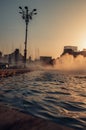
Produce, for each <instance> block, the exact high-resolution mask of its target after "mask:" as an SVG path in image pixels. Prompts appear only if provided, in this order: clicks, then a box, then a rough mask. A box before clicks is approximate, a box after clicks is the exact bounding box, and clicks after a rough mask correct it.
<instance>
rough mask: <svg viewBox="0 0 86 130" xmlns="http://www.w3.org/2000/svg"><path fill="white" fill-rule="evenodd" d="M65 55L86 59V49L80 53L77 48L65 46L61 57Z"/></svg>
mask: <svg viewBox="0 0 86 130" xmlns="http://www.w3.org/2000/svg"><path fill="white" fill-rule="evenodd" d="M65 54H69V55H73V56H74V57H77V56H78V55H82V56H84V57H86V49H83V50H82V51H78V47H77V46H64V50H63V53H62V54H61V56H63V55H65Z"/></svg>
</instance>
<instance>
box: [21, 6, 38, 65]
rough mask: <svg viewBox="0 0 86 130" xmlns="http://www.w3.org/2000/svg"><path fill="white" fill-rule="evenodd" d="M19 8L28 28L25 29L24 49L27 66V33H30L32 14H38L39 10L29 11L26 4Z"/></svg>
mask: <svg viewBox="0 0 86 130" xmlns="http://www.w3.org/2000/svg"><path fill="white" fill-rule="evenodd" d="M19 9H20V10H21V11H20V12H19V13H20V14H21V15H22V19H23V20H25V24H26V29H25V43H24V44H25V49H24V65H25V66H26V59H27V33H28V23H29V21H30V20H32V16H33V15H36V14H37V12H36V11H37V10H36V9H33V10H32V11H31V12H29V10H28V7H27V6H25V7H24V9H23V8H22V7H21V6H20V7H19Z"/></svg>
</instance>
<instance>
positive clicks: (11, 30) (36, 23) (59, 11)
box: [0, 0, 86, 58]
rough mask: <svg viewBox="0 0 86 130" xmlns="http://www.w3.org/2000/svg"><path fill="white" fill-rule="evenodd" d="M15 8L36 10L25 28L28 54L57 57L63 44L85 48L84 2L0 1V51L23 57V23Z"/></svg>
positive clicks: (62, 0)
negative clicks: (16, 51) (19, 52)
mask: <svg viewBox="0 0 86 130" xmlns="http://www.w3.org/2000/svg"><path fill="white" fill-rule="evenodd" d="M19 6H22V7H24V6H28V7H29V10H30V11H31V10H32V9H34V8H36V9H37V13H38V14H37V15H36V16H33V20H32V21H30V23H29V27H28V55H31V56H32V58H35V57H36V56H37V55H38V52H39V55H41V56H42V55H43V56H45V55H46V56H52V57H53V58H57V57H58V56H59V55H60V54H61V53H62V51H63V47H64V46H66V45H73V46H78V49H79V50H82V49H83V48H86V0H0V51H2V52H3V53H4V54H7V53H11V52H12V51H14V49H15V48H19V49H20V51H21V52H22V54H23V51H24V40H25V22H24V21H23V20H22V18H21V16H20V14H19Z"/></svg>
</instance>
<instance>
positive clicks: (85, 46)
mask: <svg viewBox="0 0 86 130" xmlns="http://www.w3.org/2000/svg"><path fill="white" fill-rule="evenodd" d="M79 46H80V49H81V50H83V49H86V36H85V37H84V38H82V39H81V40H80V43H79Z"/></svg>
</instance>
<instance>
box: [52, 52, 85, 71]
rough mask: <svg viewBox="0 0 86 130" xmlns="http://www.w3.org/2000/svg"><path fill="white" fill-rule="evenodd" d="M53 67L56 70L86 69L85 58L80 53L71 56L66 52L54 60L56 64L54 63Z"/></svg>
mask: <svg viewBox="0 0 86 130" xmlns="http://www.w3.org/2000/svg"><path fill="white" fill-rule="evenodd" d="M54 68H55V69H58V70H67V71H72V70H75V71H77V70H80V71H82V70H84V71H85V70H86V58H85V57H83V56H82V55H78V56H77V57H73V56H72V55H69V54H66V55H64V56H62V57H60V58H58V59H57V60H56V64H55V65H54Z"/></svg>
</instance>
